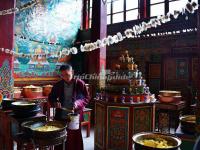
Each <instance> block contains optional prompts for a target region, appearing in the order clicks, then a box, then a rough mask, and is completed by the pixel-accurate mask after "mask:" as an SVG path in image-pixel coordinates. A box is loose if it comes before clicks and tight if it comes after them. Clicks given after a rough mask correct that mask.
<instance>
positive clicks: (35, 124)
mask: <svg viewBox="0 0 200 150" xmlns="http://www.w3.org/2000/svg"><path fill="white" fill-rule="evenodd" d="M21 126H22V129H23V130H24V132H25V133H26V134H28V135H29V136H30V137H32V138H33V139H37V140H44V139H48V140H49V139H51V140H53V139H58V138H59V137H63V136H66V133H67V131H66V127H67V126H66V123H64V122H60V121H49V122H45V121H28V122H23V123H22V124H21ZM48 126H55V127H56V128H57V129H56V130H52V131H51V130H49V128H43V130H42V131H41V127H48ZM39 128H40V130H39ZM45 129H48V130H45Z"/></svg>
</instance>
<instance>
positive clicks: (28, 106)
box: [12, 101, 41, 118]
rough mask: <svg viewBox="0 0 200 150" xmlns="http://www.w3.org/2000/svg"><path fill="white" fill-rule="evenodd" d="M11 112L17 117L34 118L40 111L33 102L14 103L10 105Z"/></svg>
mask: <svg viewBox="0 0 200 150" xmlns="http://www.w3.org/2000/svg"><path fill="white" fill-rule="evenodd" d="M12 110H13V112H14V114H15V115H16V116H17V117H20V118H25V117H32V116H35V115H36V114H37V113H38V112H39V111H40V110H41V109H40V106H39V105H38V104H37V103H35V102H30V101H16V102H13V103H12Z"/></svg>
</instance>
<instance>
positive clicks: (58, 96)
mask: <svg viewBox="0 0 200 150" xmlns="http://www.w3.org/2000/svg"><path fill="white" fill-rule="evenodd" d="M64 83H65V81H64V80H61V81H59V82H57V83H56V84H55V85H54V86H53V88H52V91H51V93H50V94H49V102H50V104H51V105H52V106H53V107H54V103H56V102H60V103H61V106H64V105H66V102H65V95H64V92H67V91H64V89H65V88H64ZM70 84H73V94H72V99H71V101H72V103H76V105H77V112H79V113H80V122H81V121H82V120H83V109H84V107H85V106H86V105H87V104H88V102H89V99H90V97H89V93H88V90H87V88H86V85H85V83H84V81H82V80H80V79H72V81H71V83H70ZM61 147H62V146H56V147H55V150H62V148H61ZM66 150H83V139H82V134H81V126H80V128H79V130H69V129H67V142H66Z"/></svg>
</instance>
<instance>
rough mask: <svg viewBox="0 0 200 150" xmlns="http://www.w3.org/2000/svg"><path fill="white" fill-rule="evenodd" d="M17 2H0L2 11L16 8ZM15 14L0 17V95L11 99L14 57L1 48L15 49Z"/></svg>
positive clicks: (13, 0)
mask: <svg viewBox="0 0 200 150" xmlns="http://www.w3.org/2000/svg"><path fill="white" fill-rule="evenodd" d="M15 1H16V0H0V11H1V10H6V9H10V8H14V7H15ZM14 20H15V14H9V15H4V16H1V15H0V93H1V94H3V95H4V96H6V97H10V96H11V93H12V89H13V83H14V82H13V81H14V80H13V55H11V54H7V53H5V52H2V49H1V48H5V49H13V45H14V44H13V42H14Z"/></svg>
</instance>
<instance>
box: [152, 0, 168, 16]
mask: <svg viewBox="0 0 200 150" xmlns="http://www.w3.org/2000/svg"><path fill="white" fill-rule="evenodd" d="M156 1H158V0H156ZM150 12H151V13H150V16H151V17H153V16H159V15H164V14H165V3H164V2H162V3H155V4H151V6H150Z"/></svg>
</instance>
